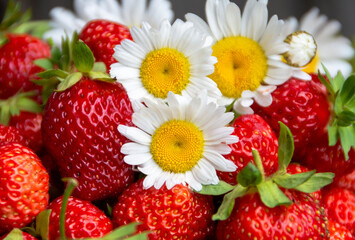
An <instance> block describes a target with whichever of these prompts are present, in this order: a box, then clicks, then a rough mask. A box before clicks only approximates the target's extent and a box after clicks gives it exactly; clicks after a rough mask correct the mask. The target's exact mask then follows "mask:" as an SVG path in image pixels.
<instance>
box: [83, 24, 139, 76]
mask: <svg viewBox="0 0 355 240" xmlns="http://www.w3.org/2000/svg"><path fill="white" fill-rule="evenodd" d="M79 38H80V39H81V40H83V41H84V43H85V44H86V45H88V46H89V48H90V49H91V51H92V53H93V54H94V56H95V59H96V61H97V62H104V63H105V65H106V69H107V72H109V70H110V66H111V64H112V63H116V62H117V61H116V59H115V58H114V57H113V54H114V53H115V51H114V47H115V46H116V45H118V44H120V43H121V41H122V40H124V39H130V40H132V37H131V34H130V32H129V29H128V27H126V26H124V25H122V24H119V23H116V22H111V21H108V20H93V21H91V22H89V23H87V24H86V26H85V27H84V28H83V29H82V30H81V33H80V35H79Z"/></svg>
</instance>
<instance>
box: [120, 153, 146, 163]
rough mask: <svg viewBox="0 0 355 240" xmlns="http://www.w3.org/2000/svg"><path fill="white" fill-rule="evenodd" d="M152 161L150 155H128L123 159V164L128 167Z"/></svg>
mask: <svg viewBox="0 0 355 240" xmlns="http://www.w3.org/2000/svg"><path fill="white" fill-rule="evenodd" d="M151 159H152V155H151V154H150V153H137V154H129V155H127V156H125V157H124V159H123V160H124V162H125V163H127V164H129V165H140V164H143V163H145V162H148V161H149V160H151Z"/></svg>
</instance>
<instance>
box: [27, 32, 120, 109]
mask: <svg viewBox="0 0 355 240" xmlns="http://www.w3.org/2000/svg"><path fill="white" fill-rule="evenodd" d="M78 38H79V37H78V34H77V33H76V32H75V33H74V35H73V37H72V40H71V41H70V40H69V38H68V37H66V38H63V39H62V49H61V50H59V49H58V48H57V47H55V46H54V47H52V51H51V56H52V57H51V58H50V59H48V58H42V59H37V60H35V61H34V63H35V64H36V65H37V66H40V67H42V68H44V69H45V71H43V72H41V73H38V74H37V76H38V77H40V80H33V82H35V83H36V84H38V85H41V86H42V87H43V90H42V98H43V101H44V102H46V101H47V100H48V97H49V96H50V95H51V94H52V92H53V91H58V92H60V91H65V90H66V89H68V88H70V87H71V86H73V85H75V84H76V83H77V82H79V81H80V80H81V79H82V77H87V78H89V79H92V80H98V81H105V82H115V80H114V79H112V78H111V77H110V75H109V74H107V73H106V66H105V64H104V63H102V62H95V58H94V55H93V53H92V52H91V50H90V48H89V47H88V46H87V45H86V44H85V43H84V42H83V41H81V40H79V39H78Z"/></svg>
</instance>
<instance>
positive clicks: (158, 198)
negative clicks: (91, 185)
mask: <svg viewBox="0 0 355 240" xmlns="http://www.w3.org/2000/svg"><path fill="white" fill-rule="evenodd" d="M213 213H214V207H213V203H212V198H211V196H205V195H200V194H198V193H195V192H192V191H191V190H189V189H188V188H187V187H185V186H182V185H176V186H174V187H173V188H172V189H170V190H168V189H166V187H165V185H164V186H163V187H162V188H160V189H155V188H154V187H151V188H149V189H144V188H143V179H141V180H139V181H138V182H136V183H134V184H132V185H131V186H130V187H128V188H127V189H126V190H125V191H124V192H123V193H122V195H121V196H120V197H119V199H118V203H117V205H116V206H115V207H114V209H113V218H112V221H113V224H114V226H115V227H117V226H121V225H124V224H127V223H130V222H134V221H139V222H142V225H141V226H139V227H138V229H139V230H140V231H144V230H152V231H153V233H152V234H150V235H149V239H161V240H162V239H166V240H168V239H189V240H190V239H206V237H207V236H209V235H211V234H212V231H213V229H214V223H213V221H212V219H211V217H212V214H213Z"/></svg>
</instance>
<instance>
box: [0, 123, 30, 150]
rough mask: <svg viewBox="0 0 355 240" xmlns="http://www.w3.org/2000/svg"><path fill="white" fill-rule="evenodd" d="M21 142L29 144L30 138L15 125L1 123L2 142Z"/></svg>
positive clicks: (0, 139) (0, 134)
mask: <svg viewBox="0 0 355 240" xmlns="http://www.w3.org/2000/svg"><path fill="white" fill-rule="evenodd" d="M10 142H15V143H19V144H21V145H23V146H25V147H28V146H29V143H30V142H29V140H28V139H27V138H26V137H25V136H24V135H22V133H21V132H20V131H19V130H18V129H17V128H15V127H11V126H5V125H2V124H0V143H10Z"/></svg>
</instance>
